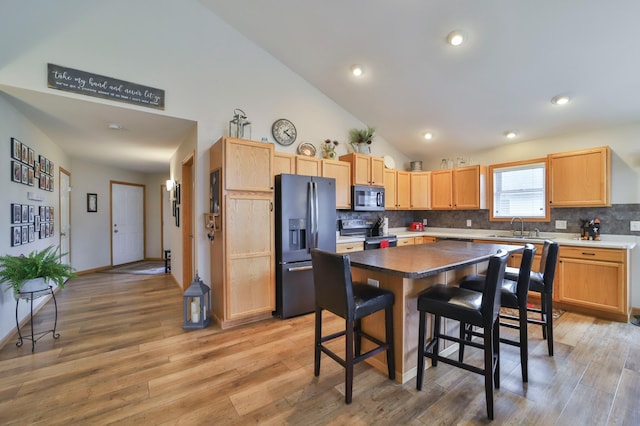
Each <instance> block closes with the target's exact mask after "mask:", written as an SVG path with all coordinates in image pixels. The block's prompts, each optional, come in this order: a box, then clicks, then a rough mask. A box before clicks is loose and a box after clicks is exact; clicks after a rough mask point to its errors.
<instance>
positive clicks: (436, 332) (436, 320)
mask: <svg viewBox="0 0 640 426" xmlns="http://www.w3.org/2000/svg"><path fill="white" fill-rule="evenodd" d="M433 339H434V340H435V342H434V343H433V348H432V349H431V354H432V355H433V358H431V365H432V366H434V367H435V366H437V365H438V357H439V356H440V315H434V316H433Z"/></svg>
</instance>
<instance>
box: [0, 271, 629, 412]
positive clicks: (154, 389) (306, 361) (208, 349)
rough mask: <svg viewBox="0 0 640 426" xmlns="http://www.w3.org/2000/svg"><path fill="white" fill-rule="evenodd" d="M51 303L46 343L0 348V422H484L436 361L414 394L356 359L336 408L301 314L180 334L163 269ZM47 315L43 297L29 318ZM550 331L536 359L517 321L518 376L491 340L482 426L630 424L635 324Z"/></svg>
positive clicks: (580, 322) (114, 278)
mask: <svg viewBox="0 0 640 426" xmlns="http://www.w3.org/2000/svg"><path fill="white" fill-rule="evenodd" d="M57 297H58V307H59V322H58V331H59V332H60V335H61V336H60V338H59V339H58V340H53V339H52V338H51V336H50V335H49V336H45V337H43V338H42V339H41V340H40V341H38V342H37V344H36V352H35V354H31V346H30V345H29V344H25V345H24V346H23V347H22V348H17V347H16V346H15V344H14V342H15V340H12V341H10V342H9V343H7V344H6V345H5V346H4V347H3V348H2V349H1V350H0V424H47V425H56V424H65V425H68V424H92V425H98V424H100V425H101V424H109V423H118V424H136V425H147V424H153V425H156V424H211V425H214V424H215V425H226V424H231V425H235V424H238V425H240V424H242V425H244V424H252V423H253V424H274V425H278V424H291V425H323V424H331V425H338V424H349V425H369V424H381V425H382V424H413V425H431V424H439V425H450V424H484V423H490V422H489V420H487V418H486V410H485V401H484V385H483V380H482V376H480V375H477V374H473V373H470V372H467V371H464V370H461V369H457V368H455V367H451V366H448V365H444V364H439V365H438V367H436V368H430V369H428V370H427V371H426V373H425V382H424V387H423V390H422V391H421V392H418V391H416V390H415V380H411V381H409V382H408V383H406V384H404V385H400V384H398V383H395V382H391V381H390V380H388V379H387V378H386V376H385V375H384V374H382V373H379V372H378V371H376V370H374V369H373V368H371V367H369V366H368V365H366V364H360V365H358V366H357V367H356V369H355V377H354V390H353V403H352V404H351V405H349V406H347V405H345V404H344V396H343V392H344V381H343V380H344V374H343V370H342V368H341V367H340V366H339V365H338V364H337V363H336V362H334V361H332V360H331V359H329V358H327V357H326V356H323V358H322V369H321V372H320V377H319V378H315V377H314V376H313V343H312V341H313V316H312V315H307V316H303V317H298V318H294V319H290V320H278V319H271V320H266V321H262V322H259V323H256V324H252V325H249V326H244V327H240V328H236V329H232V330H225V331H221V330H220V329H219V328H217V327H214V326H212V327H209V328H206V329H204V330H195V331H184V330H183V329H182V293H181V291H180V290H179V289H178V288H177V286H176V285H175V284H174V283H173V282H172V280H171V279H169V277H168V276H165V275H158V276H144V275H125V274H104V273H95V274H91V275H86V276H83V277H80V278H78V279H74V280H73V281H72V282H70V283H69V284H68V285H67V287H66V288H65V289H64V290H62V291H61V292H59V293H58V294H57ZM52 316H53V307H52V303H47V305H46V306H45V307H43V308H42V310H41V311H40V312H38V314H37V316H36V323H37V325H38V326H41V327H48V326H49V325H48V324H49V323H50V321H51V320H52ZM325 324H328V329H331V328H334V329H336V330H337V329H339V328H340V327H341V326H342V320H338V319H336V318H332V317H330V316H327V321H326V322H325ZM16 336H17V335H16ZM555 338H556V340H555V356H554V357H549V356H547V354H546V344H545V343H544V341H543V340H542V339H541V336H540V331H539V328H536V329H533V328H532V329H530V355H529V358H530V359H529V369H530V370H529V380H530V381H529V383H528V384H523V383H522V381H521V377H520V365H519V356H518V349H517V348H515V347H511V346H508V345H502V346H501V355H502V368H501V373H502V374H501V378H502V383H501V384H502V386H501V388H500V389H499V390H497V392H496V406H495V410H496V412H495V417H496V420H495V421H494V422H493V424H508V425H512V424H525V425H554V424H557V425H587V424H588V425H609V424H613V425H638V424H640V327H636V326H633V325H631V324H621V323H613V322H609V321H604V320H599V319H595V318H591V317H588V316H584V315H577V314H572V313H565V314H564V315H562V316H561V317H560V319H559V320H558V321H557V322H556V324H555ZM468 352H469V354H470V355H471V356H472V357H477V359H478V362H480V361H481V355H480V354H479V353H477V354H476V353H475V352H471V350H469V351H468Z"/></svg>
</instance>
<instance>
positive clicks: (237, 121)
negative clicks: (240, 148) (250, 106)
mask: <svg viewBox="0 0 640 426" xmlns="http://www.w3.org/2000/svg"><path fill="white" fill-rule="evenodd" d="M229 136H231V137H232V138H239V139H251V122H249V121H247V116H246V115H245V113H244V111H243V110H241V109H235V110H233V119H232V120H231V121H230V122H229Z"/></svg>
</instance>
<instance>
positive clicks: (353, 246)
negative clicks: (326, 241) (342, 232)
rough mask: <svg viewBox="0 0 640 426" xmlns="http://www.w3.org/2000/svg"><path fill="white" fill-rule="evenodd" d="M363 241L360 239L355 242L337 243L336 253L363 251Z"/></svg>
mask: <svg viewBox="0 0 640 426" xmlns="http://www.w3.org/2000/svg"><path fill="white" fill-rule="evenodd" d="M363 250H364V243H363V242H362V241H360V242H356V243H338V244H336V253H350V252H354V251H363Z"/></svg>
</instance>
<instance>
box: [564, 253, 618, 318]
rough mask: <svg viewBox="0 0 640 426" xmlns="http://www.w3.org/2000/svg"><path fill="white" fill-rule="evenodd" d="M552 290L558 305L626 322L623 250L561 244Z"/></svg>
mask: <svg viewBox="0 0 640 426" xmlns="http://www.w3.org/2000/svg"><path fill="white" fill-rule="evenodd" d="M555 290H557V300H558V302H560V303H562V304H568V305H570V306H573V307H577V308H580V310H583V311H586V312H594V311H597V312H599V314H600V316H605V317H608V318H610V319H614V320H618V321H625V322H626V321H628V319H629V314H630V308H629V292H628V288H627V251H626V250H624V249H609V248H590V247H568V246H561V247H560V251H559V253H558V270H557V272H556V287H555Z"/></svg>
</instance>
